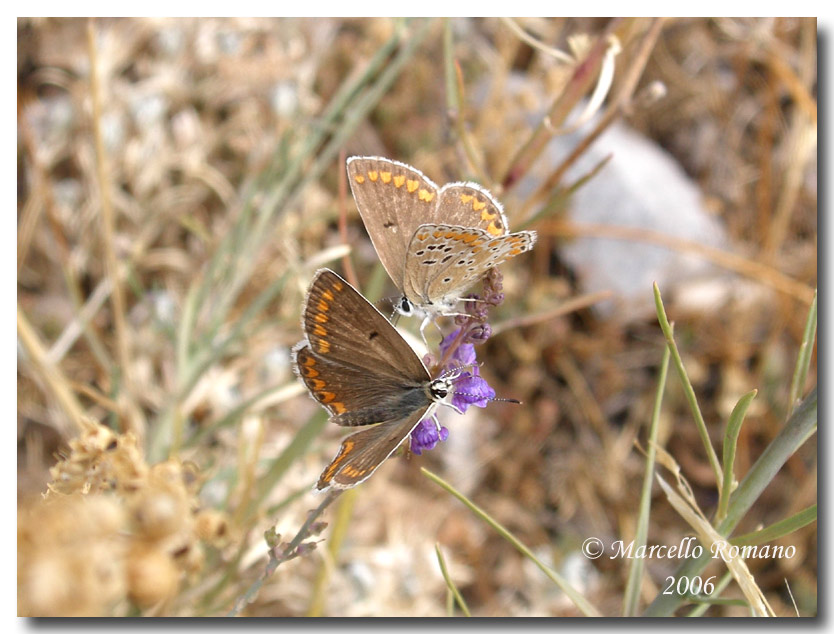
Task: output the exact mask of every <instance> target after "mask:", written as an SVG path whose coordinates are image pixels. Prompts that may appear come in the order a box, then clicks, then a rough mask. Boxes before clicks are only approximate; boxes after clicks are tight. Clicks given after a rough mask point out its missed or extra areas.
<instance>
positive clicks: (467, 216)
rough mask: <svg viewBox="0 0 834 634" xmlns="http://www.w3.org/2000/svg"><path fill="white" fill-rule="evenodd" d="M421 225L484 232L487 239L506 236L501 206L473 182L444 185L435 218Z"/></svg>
mask: <svg viewBox="0 0 834 634" xmlns="http://www.w3.org/2000/svg"><path fill="white" fill-rule="evenodd" d="M423 222H424V224H446V225H459V226H461V227H472V228H475V229H483V230H484V231H486V232H487V233H488V234H489V235H490V237H495V236H500V235H504V234H505V233H507V218H506V216H504V209H503V208H502V207H501V203H499V202H498V201H497V200H495V198H493V197H492V194H490V193H489V192H488V191H487V190H485V189H484V188H483V187H481V186H480V185H477V184H475V183H449V184H447V185H444V186H443V187H442V188H441V189H440V192H439V193H438V202H437V213H436V214H435V217H434V218H432V219H431V220H425V221H423Z"/></svg>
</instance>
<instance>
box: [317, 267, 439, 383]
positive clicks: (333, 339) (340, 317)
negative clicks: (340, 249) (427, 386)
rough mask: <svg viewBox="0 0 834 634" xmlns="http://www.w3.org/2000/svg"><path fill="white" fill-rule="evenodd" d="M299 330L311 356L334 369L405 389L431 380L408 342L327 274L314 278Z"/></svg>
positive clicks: (322, 272) (346, 286)
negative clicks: (398, 383) (399, 384)
mask: <svg viewBox="0 0 834 634" xmlns="http://www.w3.org/2000/svg"><path fill="white" fill-rule="evenodd" d="M302 328H303V329H304V333H305V334H306V335H307V341H308V342H309V344H310V349H311V350H312V352H313V354H314V355H315V356H317V357H320V358H322V359H325V360H329V361H330V362H332V363H333V364H337V365H339V366H345V367H346V368H354V369H355V370H357V371H358V372H361V373H364V375H365V376H372V375H373V376H378V377H390V380H392V381H394V380H399V381H402V382H404V383H406V384H412V383H424V382H426V381H429V380H430V378H431V377H430V376H429V373H428V370H426V367H425V366H424V365H423V362H422V361H421V360H420V358H419V357H418V356H417V354H416V353H415V352H414V350H412V349H411V346H409V345H408V342H406V340H405V339H403V337H402V335H400V333H398V332H397V330H396V328H394V326H392V325H391V323H390V322H389V321H388V320H387V319H386V318H385V317H384V316H383V315H382V313H380V312H379V311H378V310H377V309H376V308H374V306H373V305H372V304H371V303H370V302H369V301H368V300H367V299H365V298H364V297H362V295H360V294H359V292H358V291H357V290H356V289H354V288H353V287H352V286H351V285H350V284H348V283H347V282H346V281H345V280H343V279H342V278H341V277H339V276H338V275H336V274H335V273H334V272H333V271H331V270H329V269H321V270H320V271H318V272H317V273H316V276H315V277H314V278H313V282H312V284H311V285H310V290H309V293H308V294H307V299H306V302H305V305H304V311H303V313H302ZM345 375H346V376H347V372H346V373H345ZM313 378H315V377H313ZM358 385H359V386H361V383H360V384H358Z"/></svg>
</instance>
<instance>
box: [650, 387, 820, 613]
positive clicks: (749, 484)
mask: <svg viewBox="0 0 834 634" xmlns="http://www.w3.org/2000/svg"><path fill="white" fill-rule="evenodd" d="M816 427H817V389H816V388H814V389H813V390H812V391H811V393H810V394H808V396H806V397H805V399H804V400H803V401H802V403H800V405H799V406H798V407H797V408H796V409H795V410H794V412H793V414H791V417H790V418H789V419H788V421H787V422H786V423H785V426H784V427H783V428H782V431H781V432H779V434H778V435H777V436H776V438H774V439H773V441H771V443H770V444H769V445H768V446H767V448H766V449H765V450H764V452H763V453H762V455H761V456H759V458H758V460H756V462H755V463H754V464H753V467H752V468H751V469H750V471H749V472H748V473H747V475H746V476H745V477H744V479H743V480H742V481H741V484H739V486H738V487H737V488H736V490H735V491H733V493H732V495H731V496H730V505H729V508H728V509H727V517H725V518H724V520H722V521H721V522H720V523H719V524H718V526H717V527H716V531H717V532H718V533H719V534H720V535H722V536H724V537H725V538H726V537H729V535H730V534H731V533H732V532H733V529H735V527H736V526H738V523H739V522H740V521H741V520H742V518H743V517H744V515H745V513H747V511H749V510H750V507H751V506H753V504H754V503H755V502H756V500H757V499H758V498H759V496H760V495H761V494H762V491H764V489H765V488H766V487H767V485H768V484H770V483H771V481H772V480H773V478H774V477H775V476H776V474H777V473H778V472H779V470H780V469H781V468H782V466H783V465H784V464H785V462H787V460H788V458H790V457H791V456H792V455H793V454H794V453H795V452H796V450H797V449H799V447H801V446H802V445H803V444H804V443H805V441H806V440H807V439H808V438H809V437H810V436H811V435H812V434H813V433H814V432H815V431H816ZM711 561H712V553H710V552H709V551H706V552H704V554H703V555H701V557H697V558H695V557H693V558H691V559H688V560H687V561H685V562H684V563H683V564H681V565H680V566H679V567H678V569H677V570H676V571H675V572H674V573H673V576H674V577H675V578H676V579H679V578H681V577H690V578H691V577H693V576H695V575H697V574H699V573H700V572H701V570H703V569H704V568H705V567H706V565H707V564H708V563H709V562H711ZM684 599H685V597H683V596H681V595H678V594H662V593H661V594H658V595H657V597H655V600H654V601H652V603H651V604H650V605H649V606H648V607H647V608H646V610H645V611H644V612H643V616H670V615H671V614H672V613H673V612H674V611H675V610H676V609H677V607H678V606H679V605H680V603H681V602H682V601H683V600H684Z"/></svg>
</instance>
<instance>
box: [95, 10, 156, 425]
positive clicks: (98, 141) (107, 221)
mask: <svg viewBox="0 0 834 634" xmlns="http://www.w3.org/2000/svg"><path fill="white" fill-rule="evenodd" d="M87 49H88V54H89V59H90V97H91V104H92V109H93V112H92V119H91V123H92V128H93V138H94V141H95V149H96V177H97V179H98V189H99V199H100V203H101V232H102V240H101V242H102V247H103V249H104V263H105V266H106V270H107V276H108V277H109V278H110V281H111V292H110V299H111V300H112V303H113V326H114V330H115V335H116V350H117V357H118V359H119V368H118V370H119V373H120V374H121V375H122V378H123V381H124V386H125V391H124V396H125V399H126V401H125V405H126V407H125V411H124V412H123V413H124V414H125V415H126V416H125V421H124V422H125V423H129V424H130V428H131V429H132V430H133V431H135V432H136V433H137V434H138V435H139V436H140V437H141V436H144V434H145V421H144V418H143V416H142V415H141V412H140V410H139V408H138V407H136V406H135V404H134V403H133V392H134V390H133V380H132V373H131V367H132V364H131V358H130V345H129V343H128V339H127V336H128V327H127V319H126V317H125V314H126V308H125V307H126V302H125V298H124V291H123V289H122V284H121V280H120V278H119V261H118V258H117V257H116V250H115V246H114V245H115V242H116V241H115V218H114V214H113V206H112V204H111V200H110V172H109V166H108V162H107V153H106V152H105V150H104V140H103V137H102V133H101V116H102V112H101V87H100V85H99V74H98V73H99V71H98V54H97V51H96V30H95V23H94V19H93V18H90V19H89V20H88V21H87Z"/></svg>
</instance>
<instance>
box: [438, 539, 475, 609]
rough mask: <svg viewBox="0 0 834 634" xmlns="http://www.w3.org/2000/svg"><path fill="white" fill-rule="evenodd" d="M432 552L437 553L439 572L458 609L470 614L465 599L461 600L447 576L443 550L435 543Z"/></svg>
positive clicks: (456, 589) (452, 582) (447, 571)
mask: <svg viewBox="0 0 834 634" xmlns="http://www.w3.org/2000/svg"><path fill="white" fill-rule="evenodd" d="M434 552H435V553H437V563H438V564H439V565H440V574H442V575H443V580H444V581H445V582H446V587H447V588H449V592H451V593H452V596H454V597H455V601H456V602H457V604H458V606H459V607H460V611H461V612H463V613H464V614H465V615H466V616H472V614H471V613H470V612H469V607H468V606H467V605H466V601H464V600H463V597H462V596H461V594H460V592H459V591H458V588H457V586H456V585H455V582H454V581H452V578H451V577H450V576H449V570H448V569H447V568H446V559H445V558H444V557H443V552H442V551H441V550H440V544H437V543H435V545H434Z"/></svg>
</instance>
